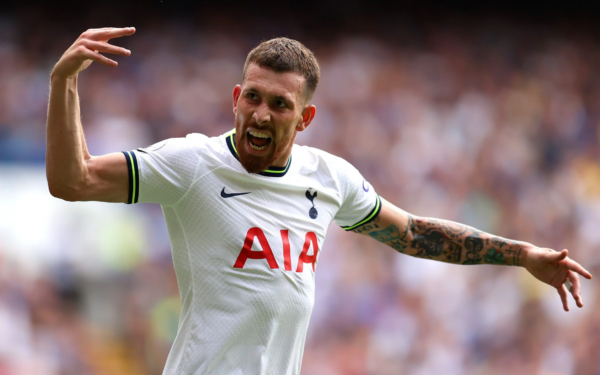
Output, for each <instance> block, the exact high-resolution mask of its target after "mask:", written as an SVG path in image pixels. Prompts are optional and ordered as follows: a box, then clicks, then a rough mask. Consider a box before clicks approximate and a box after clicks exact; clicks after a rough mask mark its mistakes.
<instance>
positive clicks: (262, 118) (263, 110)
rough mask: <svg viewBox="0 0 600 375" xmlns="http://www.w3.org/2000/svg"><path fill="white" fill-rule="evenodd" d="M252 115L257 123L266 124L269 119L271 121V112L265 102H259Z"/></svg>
mask: <svg viewBox="0 0 600 375" xmlns="http://www.w3.org/2000/svg"><path fill="white" fill-rule="evenodd" d="M252 117H254V120H255V121H256V123H257V124H258V125H265V124H268V123H269V121H271V112H270V111H269V106H268V105H266V103H263V104H261V105H260V106H259V107H258V108H257V109H256V111H254V114H253V115H252Z"/></svg>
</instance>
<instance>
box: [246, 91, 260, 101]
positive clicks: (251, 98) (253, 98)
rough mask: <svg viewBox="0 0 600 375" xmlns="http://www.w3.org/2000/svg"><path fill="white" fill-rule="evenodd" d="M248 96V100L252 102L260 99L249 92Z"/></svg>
mask: <svg viewBox="0 0 600 375" xmlns="http://www.w3.org/2000/svg"><path fill="white" fill-rule="evenodd" d="M246 96H247V97H248V99H250V100H257V99H258V95H256V94H255V93H253V92H249V93H248V94H246Z"/></svg>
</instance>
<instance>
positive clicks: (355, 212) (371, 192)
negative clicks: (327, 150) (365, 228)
mask: <svg viewBox="0 0 600 375" xmlns="http://www.w3.org/2000/svg"><path fill="white" fill-rule="evenodd" d="M336 164H337V165H336V173H337V174H338V180H339V182H340V190H341V195H342V205H341V207H340V209H339V210H338V212H337V214H336V215H335V217H334V220H335V222H336V223H337V224H338V225H339V226H341V227H342V228H343V229H344V230H347V231H349V230H352V229H354V228H357V227H359V226H361V225H363V224H366V223H368V222H370V221H373V220H374V219H375V218H376V217H377V215H379V212H380V211H381V199H380V198H379V195H378V194H377V193H376V192H375V189H374V188H373V186H371V185H370V184H369V183H368V182H367V181H366V180H365V179H364V178H363V176H362V175H361V174H360V172H359V171H358V170H357V169H356V168H354V166H352V165H351V164H350V163H348V162H347V161H345V160H343V159H340V160H339V161H338V163H336Z"/></svg>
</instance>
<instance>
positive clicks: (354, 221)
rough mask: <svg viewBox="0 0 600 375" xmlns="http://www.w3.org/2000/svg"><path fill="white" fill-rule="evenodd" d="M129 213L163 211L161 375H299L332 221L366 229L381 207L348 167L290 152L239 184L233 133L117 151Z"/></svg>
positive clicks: (241, 174) (299, 150) (308, 152)
mask: <svg viewBox="0 0 600 375" xmlns="http://www.w3.org/2000/svg"><path fill="white" fill-rule="evenodd" d="M124 154H125V156H126V158H127V163H128V169H129V178H130V186H129V201H128V202H129V203H137V202H152V203H159V204H161V205H162V209H163V212H164V215H165V220H166V223H167V228H168V231H169V238H170V241H171V246H172V253H173V263H174V266H175V271H176V274H177V281H178V284H179V291H180V295H181V303H182V312H181V317H180V320H179V329H178V332H177V337H176V339H175V342H174V343H173V347H172V348H171V352H170V353H169V357H168V359H167V364H166V367H165V370H164V374H173V375H175V374H177V375H181V374H227V375H241V374H248V375H256V374H270V375H281V374H299V373H300V366H301V363H302V354H303V351H304V341H305V337H306V331H307V328H308V322H309V318H310V315H311V312H312V308H313V303H314V293H315V291H314V289H315V270H316V266H317V260H318V256H319V252H320V251H321V248H322V245H323V241H324V240H325V233H326V231H327V228H328V226H329V224H330V223H331V221H332V220H335V221H336V223H337V224H338V225H340V226H342V227H343V228H344V229H346V230H351V229H353V228H355V227H357V226H359V225H362V224H364V223H366V222H369V221H371V220H373V219H374V218H375V217H376V216H377V215H378V214H379V211H380V209H381V201H380V199H379V196H378V195H377V194H376V192H375V191H374V189H373V187H371V186H370V185H369V184H368V183H367V182H366V181H365V180H364V179H363V177H362V176H361V174H360V173H359V172H358V171H357V170H356V169H355V168H354V167H353V166H352V165H350V164H349V163H348V162H346V161H345V160H343V159H341V158H338V157H336V156H333V155H331V154H328V153H326V152H323V151H320V150H317V149H314V148H311V147H305V146H298V145H294V146H293V150H292V154H291V156H290V158H289V160H288V162H287V165H286V166H285V167H271V168H269V169H267V170H265V171H264V172H261V173H258V174H250V173H248V172H247V171H246V170H245V169H244V167H243V166H242V165H241V164H240V162H239V161H238V155H237V150H236V148H235V137H234V133H233V131H232V132H229V133H227V134H224V135H221V136H219V137H214V138H209V137H206V136H204V135H201V134H190V135H188V136H187V137H186V138H176V139H169V140H166V141H162V142H159V143H157V144H155V145H153V146H150V147H148V148H146V149H138V150H136V151H128V152H124Z"/></svg>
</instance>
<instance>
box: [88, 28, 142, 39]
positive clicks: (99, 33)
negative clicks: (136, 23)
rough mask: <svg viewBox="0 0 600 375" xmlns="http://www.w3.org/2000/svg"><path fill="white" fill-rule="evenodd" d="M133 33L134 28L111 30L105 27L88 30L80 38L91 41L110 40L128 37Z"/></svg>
mask: <svg viewBox="0 0 600 375" xmlns="http://www.w3.org/2000/svg"><path fill="white" fill-rule="evenodd" d="M133 33H135V28H134V27H125V28H112V27H106V28H103V29H90V30H88V31H86V32H84V33H83V34H82V36H84V37H86V38H88V39H92V40H110V39H114V38H120V37H123V36H129V35H132V34H133Z"/></svg>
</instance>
